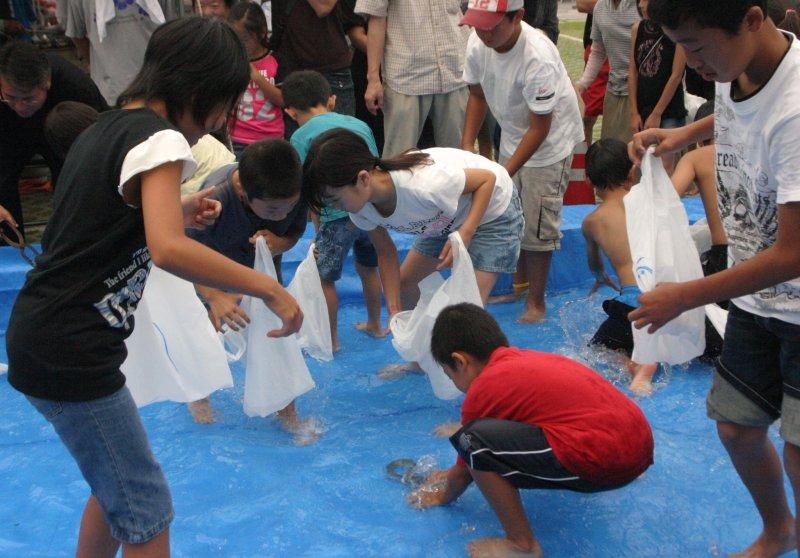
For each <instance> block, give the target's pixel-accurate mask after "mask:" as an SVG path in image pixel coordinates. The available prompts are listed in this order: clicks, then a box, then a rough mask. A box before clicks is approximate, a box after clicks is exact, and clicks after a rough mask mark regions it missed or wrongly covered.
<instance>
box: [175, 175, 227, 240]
mask: <svg viewBox="0 0 800 558" xmlns="http://www.w3.org/2000/svg"><path fill="white" fill-rule="evenodd" d="M214 189H215V187H214V186H211V187H209V188H205V189H204V190H200V191H199V192H195V193H194V194H189V195H188V196H183V197H182V198H181V205H182V206H183V226H184V227H186V228H187V229H199V230H202V229H204V228H206V227H207V226H209V225H213V224H214V221H216V220H217V217H219V214H220V213H222V204H221V203H220V202H219V201H217V200H211V199H209V198H208V196H210V195H211V194H213V193H214Z"/></svg>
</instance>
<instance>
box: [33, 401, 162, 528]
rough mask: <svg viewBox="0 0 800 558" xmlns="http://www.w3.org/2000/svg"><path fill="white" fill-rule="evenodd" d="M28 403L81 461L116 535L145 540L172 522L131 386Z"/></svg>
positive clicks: (158, 469)
mask: <svg viewBox="0 0 800 558" xmlns="http://www.w3.org/2000/svg"><path fill="white" fill-rule="evenodd" d="M28 401H30V402H31V404H32V405H33V406H34V407H35V408H36V410H37V411H39V413H41V414H42V416H44V418H46V419H47V420H48V422H50V424H52V425H53V428H54V429H55V431H56V434H58V437H59V438H61V442H62V443H63V444H64V446H66V448H67V450H69V453H70V454H71V455H72V457H73V459H75V462H76V463H77V464H78V467H79V468H80V470H81V473H82V474H83V478H84V479H86V482H87V483H89V487H90V488H91V490H92V495H93V496H94V497H95V498H97V501H98V502H99V503H100V507H101V508H102V509H103V514H104V515H105V519H106V521H107V522H108V524H109V525H110V526H111V534H112V536H113V537H114V538H115V539H117V540H119V541H121V542H123V543H127V544H139V543H144V542H147V541H149V540H150V539H152V538H154V537H155V536H156V535H158V534H159V533H161V532H162V531H163V530H164V529H166V528H167V527H168V526H169V524H170V522H171V521H172V518H173V516H174V512H173V510H172V496H171V495H170V491H169V487H168V486H167V481H166V479H165V478H164V473H163V472H162V471H161V467H160V466H159V464H158V462H157V461H156V459H155V457H154V456H153V452H152V451H151V450H150V443H149V442H148V441H147V434H146V433H145V431H144V427H143V426H142V421H141V419H140V418H139V410H138V409H137V408H136V404H135V403H134V402H133V398H132V397H131V394H130V392H129V391H128V388H126V387H123V388H122V389H120V390H119V391H117V392H115V393H113V394H111V395H109V396H107V397H101V398H100V399H93V400H91V401H77V402H75V401H50V400H46V399H38V398H35V397H30V396H28Z"/></svg>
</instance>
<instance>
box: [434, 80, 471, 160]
mask: <svg viewBox="0 0 800 558" xmlns="http://www.w3.org/2000/svg"><path fill="white" fill-rule="evenodd" d="M467 99H469V91H468V90H467V88H466V87H460V88H458V89H456V90H455V91H451V92H450V93H440V94H438V95H433V107H432V109H431V120H432V122H433V137H434V139H435V140H436V146H437V147H455V148H459V147H461V132H462V131H463V130H462V128H463V127H464V115H465V114H466V112H467Z"/></svg>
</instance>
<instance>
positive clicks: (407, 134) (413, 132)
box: [383, 86, 431, 157]
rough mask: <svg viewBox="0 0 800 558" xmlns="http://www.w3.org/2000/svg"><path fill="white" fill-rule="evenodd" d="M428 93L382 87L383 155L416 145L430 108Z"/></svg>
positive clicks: (390, 155)
mask: <svg viewBox="0 0 800 558" xmlns="http://www.w3.org/2000/svg"><path fill="white" fill-rule="evenodd" d="M430 103H431V96H430V95H419V96H418V95H404V94H402V93H398V92H397V91H394V90H393V89H391V88H390V87H388V86H386V87H385V89H384V106H383V129H384V143H383V156H384V157H392V156H393V155H397V154H399V153H402V152H403V151H405V150H407V149H411V148H412V147H416V145H417V141H419V135H420V134H421V133H422V126H423V125H424V124H425V118H427V116H428V111H429V109H430Z"/></svg>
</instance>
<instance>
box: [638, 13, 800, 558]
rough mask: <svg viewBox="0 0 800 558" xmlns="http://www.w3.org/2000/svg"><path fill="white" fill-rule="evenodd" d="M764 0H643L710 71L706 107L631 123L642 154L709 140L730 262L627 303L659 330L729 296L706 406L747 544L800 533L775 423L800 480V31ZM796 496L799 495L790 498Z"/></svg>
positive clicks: (779, 548)
mask: <svg viewBox="0 0 800 558" xmlns="http://www.w3.org/2000/svg"><path fill="white" fill-rule="evenodd" d="M766 4H767V2H766V0H728V1H727V2H707V1H700V0H650V4H649V6H648V12H649V14H650V16H651V17H652V19H653V20H655V21H657V22H658V23H660V24H661V25H662V26H663V27H664V30H665V32H666V34H667V35H668V36H669V37H670V38H671V39H672V40H674V41H675V42H676V43H678V44H680V45H681V46H683V48H684V49H686V54H687V63H688V64H689V66H691V67H693V68H695V69H696V70H697V71H698V72H699V73H700V74H701V75H702V76H703V77H704V78H705V79H708V80H711V79H713V80H714V81H716V82H717V85H716V87H717V90H716V109H715V115H714V116H713V117H708V118H706V119H703V120H700V121H698V122H695V123H694V124H692V125H690V126H685V127H683V128H678V129H674V130H647V131H645V132H642V133H640V134H637V135H636V136H635V137H634V140H633V142H632V145H631V148H630V151H631V154H632V156H633V157H634V159H636V160H638V159H639V158H640V157H641V156H642V154H643V153H644V149H645V148H646V147H647V146H649V145H653V144H656V145H657V149H656V154H657V155H660V154H662V153H669V152H672V151H676V150H678V149H680V148H681V147H683V146H686V145H688V144H690V143H694V142H697V141H700V140H703V139H707V138H710V137H711V135H712V133H713V134H714V136H715V140H716V167H717V168H716V174H717V177H718V182H719V184H718V194H719V206H720V214H721V217H722V222H723V225H724V227H725V232H726V234H727V236H728V260H729V262H730V263H731V267H730V268H729V269H728V270H726V271H722V272H720V273H716V274H714V275H710V276H708V277H705V278H703V279H699V280H696V281H691V282H688V283H678V284H664V285H660V286H658V287H656V288H655V289H654V290H652V291H650V292H647V293H645V294H643V295H642V296H641V297H640V298H639V301H640V304H641V305H640V306H639V308H638V309H637V310H635V311H633V312H631V313H630V315H629V317H630V319H632V320H634V323H635V326H636V327H639V328H642V327H646V326H648V325H649V326H650V330H651V331H652V330H655V329H658V328H659V327H661V326H662V325H664V324H665V323H666V322H668V321H670V320H671V319H673V318H674V317H676V316H678V315H679V314H680V313H681V312H683V311H685V310H688V309H690V308H695V307H698V306H702V305H704V304H707V303H710V302H714V301H717V300H725V299H728V298H729V299H731V304H730V306H729V311H730V313H729V315H728V323H727V326H726V329H725V345H724V347H723V350H722V355H721V357H720V359H719V361H718V364H717V371H716V373H715V374H714V380H713V384H712V386H711V391H710V393H709V395H708V400H707V408H708V416H709V417H710V418H711V419H712V420H715V421H716V422H717V431H718V433H719V437H720V440H721V441H722V443H723V444H724V445H725V448H726V449H727V450H728V453H729V454H730V456H731V461H732V462H733V464H734V466H735V467H736V470H737V472H738V473H739V476H740V477H741V478H742V481H743V482H744V484H745V485H746V486H747V489H748V490H749V491H750V494H751V496H752V497H753V500H754V502H755V504H756V507H757V508H758V511H759V512H760V514H761V519H762V521H763V525H764V530H763V531H762V533H761V535H760V536H759V537H758V538H757V539H756V541H755V542H754V543H753V544H752V545H751V546H750V547H749V548H748V549H747V550H745V551H744V553H743V554H742V556H778V555H779V554H782V553H784V552H787V551H789V550H792V549H794V548H796V547H797V532H798V529H797V525H796V521H795V518H794V517H792V513H791V511H790V509H789V506H788V503H787V500H786V494H785V491H784V481H783V471H782V469H781V462H780V458H779V457H778V453H777V451H776V450H775V447H774V445H773V444H772V443H771V442H770V440H769V438H768V437H767V430H768V428H769V425H770V424H771V423H773V422H774V421H775V420H777V419H778V418H780V419H781V428H780V434H781V437H783V439H784V440H785V442H786V443H785V445H784V460H785V464H786V473H787V475H788V476H789V479H790V480H791V482H792V486H793V487H795V503H797V502H798V496H799V494H798V488H799V487H800V165H798V161H799V160H800V142H798V138H800V105H798V103H797V99H798V98H800V43H798V41H797V39H796V38H795V37H794V36H792V35H789V34H783V33H781V32H779V31H778V30H777V29H776V28H775V25H774V23H773V22H772V21H771V20H769V19H768V18H767V17H766ZM798 508H800V506H798Z"/></svg>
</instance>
